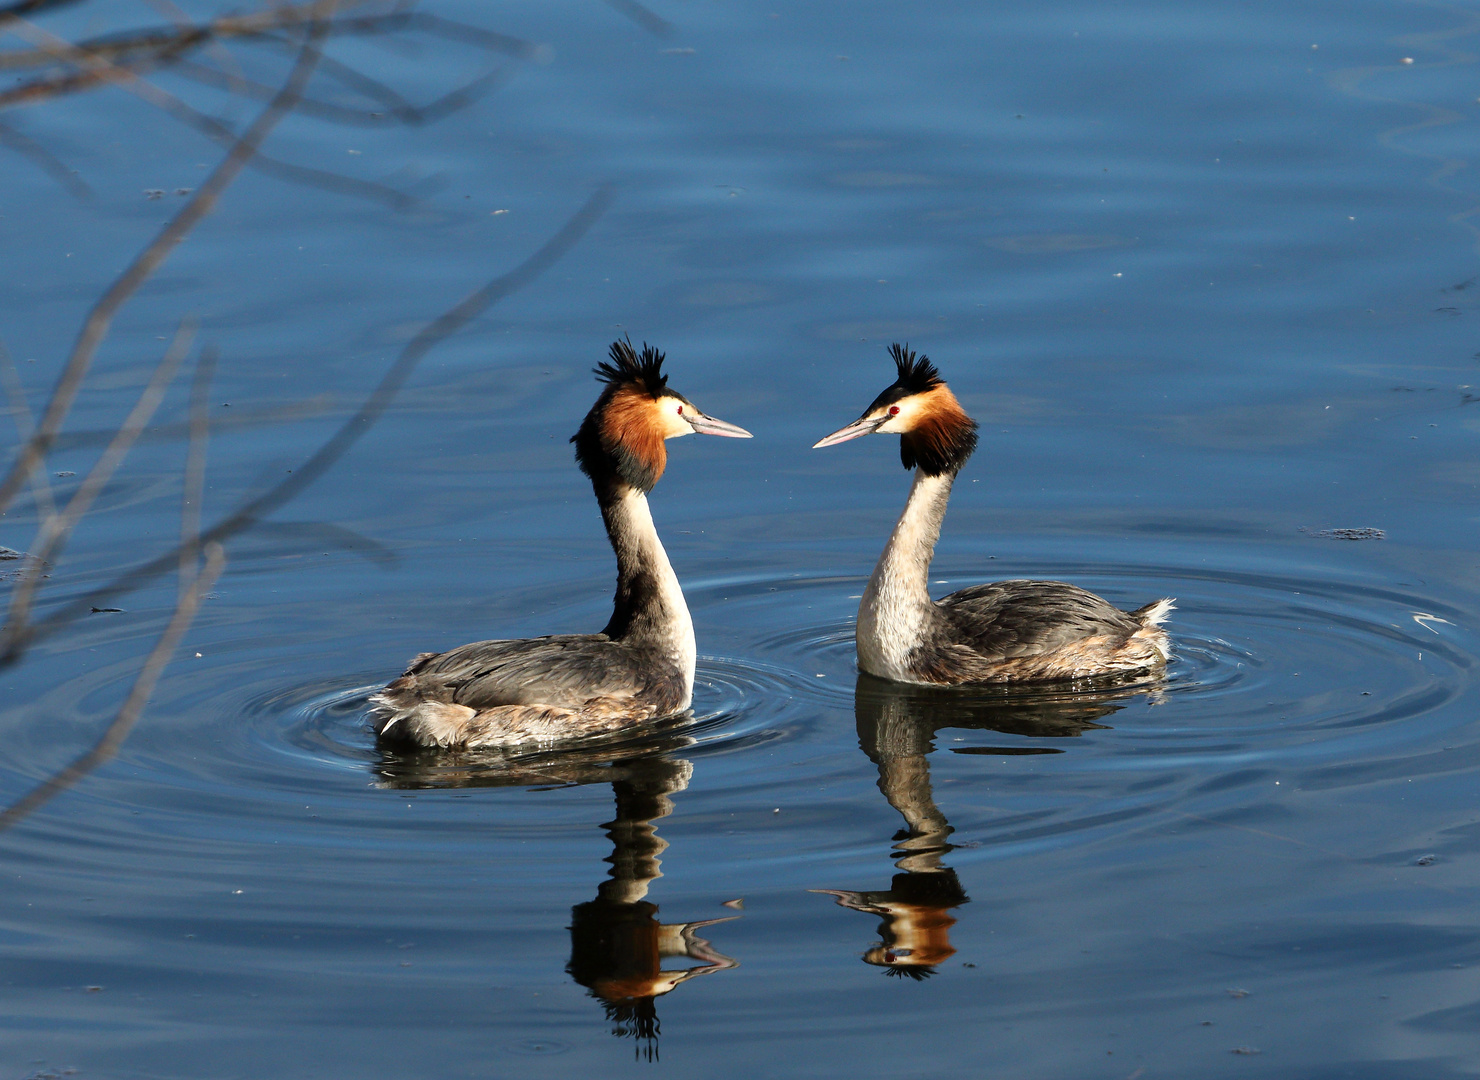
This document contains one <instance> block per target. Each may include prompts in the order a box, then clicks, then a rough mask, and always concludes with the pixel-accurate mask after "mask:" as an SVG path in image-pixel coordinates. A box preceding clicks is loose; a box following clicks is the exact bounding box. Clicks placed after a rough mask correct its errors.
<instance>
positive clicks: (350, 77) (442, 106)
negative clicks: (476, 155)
mask: <svg viewBox="0 0 1480 1080" xmlns="http://www.w3.org/2000/svg"><path fill="white" fill-rule="evenodd" d="M331 63H332V66H333V67H335V68H336V72H335V73H336V74H337V75H339V76H340V77H341V80H340V81H342V82H344V83H345V84H346V85H354V87H355V89H357V90H359V91H360V92H362V93H366V92H367V91H372V89H373V92H371V93H369V94H368V95H367V96H371V97H374V98H375V99H376V100H379V101H382V102H385V103H386V104H387V106H388V108H387V109H386V110H385V111H383V112H367V111H366V110H364V109H350V108H346V107H345V106H343V105H333V104H330V103H329V102H326V101H315V100H314V99H313V98H304V99H303V100H302V101H300V102H299V103H298V112H300V113H302V114H303V115H304V116H317V117H319V118H320V119H323V120H331V121H334V122H336V123H340V124H355V125H359V126H363V127H383V126H386V125H387V124H393V123H402V124H427V123H431V122H433V121H435V120H440V119H442V117H444V116H447V115H449V114H450V113H452V112H455V111H456V110H458V109H462V108H466V107H467V106H468V105H470V104H471V103H472V102H474V101H476V100H477V99H478V98H480V97H482V96H483V95H484V94H485V93H487V92H488V91H489V90H490V89H491V88H493V87H494V86H496V85H497V84H498V83H499V82H501V81H502V80H503V79H505V78H506V77H507V76H506V73H505V70H504V69H503V68H500V69H498V70H497V71H490V72H488V73H487V74H486V75H481V76H479V77H478V78H476V79H474V80H473V81H472V82H470V83H467V84H466V85H464V86H460V87H458V88H457V89H455V90H452V91H450V92H449V93H447V94H444V95H443V96H442V97H440V98H438V99H436V100H435V101H433V102H431V103H429V104H427V105H425V106H423V107H421V108H418V107H416V106H415V105H412V104H411V103H410V102H409V101H407V100H406V99H405V98H403V97H401V95H399V94H397V93H396V92H395V91H394V90H392V89H391V88H390V87H388V86H386V85H384V84H383V83H379V82H376V81H375V80H374V79H371V78H369V77H368V76H364V75H361V74H360V73H359V72H357V71H355V69H354V68H351V67H349V66H348V65H346V64H340V63H338V62H337V61H333V62H331V61H330V60H329V58H328V57H324V59H323V60H322V61H320V66H321V67H322V68H323V70H324V71H325V72H326V73H327V72H328V71H329V69H330V67H331ZM174 71H175V73H176V74H178V75H183V76H185V77H186V78H188V79H194V80H195V81H196V82H199V83H202V84H204V85H206V86H216V87H220V88H222V89H225V90H230V91H233V92H234V93H238V94H240V95H241V96H242V97H247V98H257V99H259V100H265V99H267V98H270V97H272V95H273V94H274V93H276V90H275V88H274V87H271V86H266V85H264V84H262V83H258V82H253V81H251V80H250V79H242V78H238V77H235V76H232V75H227V74H225V73H223V72H220V71H217V70H216V69H215V68H213V67H209V66H207V65H205V64H198V63H196V62H195V61H193V60H182V61H180V62H179V63H177V64H175V66H174ZM388 99H389V100H388Z"/></svg>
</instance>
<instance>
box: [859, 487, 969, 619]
mask: <svg viewBox="0 0 1480 1080" xmlns="http://www.w3.org/2000/svg"><path fill="white" fill-rule="evenodd" d="M955 479H956V477H955V474H954V473H942V474H940V475H939V476H927V475H926V474H925V473H924V472H923V471H922V470H920V469H916V470H915V482H914V483H913V484H911V485H910V497H909V498H908V499H907V500H906V501H905V504H904V512H903V513H902V514H900V515H899V521H897V522H896V523H895V525H894V532H892V533H891V534H890V535H889V543H887V544H885V545H884V553H883V554H882V555H880V556H879V563H878V565H877V566H875V567H874V574H873V577H872V578H870V579H869V588H871V589H873V588H875V587H878V586H882V585H884V584H886V583H887V585H888V587H889V589H890V591H891V592H893V593H894V594H896V595H897V596H898V598H899V599H900V600H910V599H912V600H914V601H916V602H918V603H921V604H928V603H930V591H929V588H928V586H929V584H930V560H931V559H933V558H934V557H935V542H936V541H937V540H939V539H940V525H941V522H942V521H944V520H945V516H946V504H947V503H949V502H950V500H951V484H952V483H954V482H955Z"/></svg>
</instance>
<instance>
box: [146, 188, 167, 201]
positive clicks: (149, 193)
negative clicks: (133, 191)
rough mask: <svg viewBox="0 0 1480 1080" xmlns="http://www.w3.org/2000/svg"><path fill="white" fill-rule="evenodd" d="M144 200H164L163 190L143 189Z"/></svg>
mask: <svg viewBox="0 0 1480 1080" xmlns="http://www.w3.org/2000/svg"><path fill="white" fill-rule="evenodd" d="M144 198H146V199H162V198H164V188H145V189H144Z"/></svg>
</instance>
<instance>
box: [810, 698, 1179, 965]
mask: <svg viewBox="0 0 1480 1080" xmlns="http://www.w3.org/2000/svg"><path fill="white" fill-rule="evenodd" d="M1155 685H1156V683H1155V681H1154V680H1151V681H1148V680H1147V679H1145V678H1144V677H1142V678H1139V679H1135V678H1130V679H1127V678H1125V677H1120V678H1114V679H1110V680H1105V679H1097V680H1093V681H1092V682H1080V683H1072V684H1066V683H1055V684H1052V685H1047V686H1037V687H1034V686H1024V685H1022V684H1017V685H1013V686H1002V687H996V686H983V687H952V688H950V689H944V688H935V687H920V686H907V685H904V684H902V683H891V682H886V681H884V680H882V679H875V678H873V677H872V676H869V675H859V677H858V685H857V688H856V689H855V692H854V698H853V709H854V715H855V717H856V719H857V722H858V745H859V746H860V747H861V748H862V750H863V752H864V753H865V754H867V755H868V757H869V760H870V761H872V762H873V763H874V764H875V765H876V766H878V769H879V790H880V791H881V792H883V793H884V798H886V799H888V800H889V805H890V806H892V807H894V809H896V810H898V811H899V813H900V816H902V817H903V818H904V820H905V828H904V829H902V830H900V832H898V833H897V834H895V836H894V842H893V844H892V851H891V853H890V854H891V857H893V858H894V860H895V863H894V865H895V866H896V867H897V868H898V869H899V870H901V871H902V873H898V874H895V875H894V877H893V879H892V880H891V881H890V884H889V888H888V889H886V890H882V891H872V892H855V891H851V890H846V889H814V890H812V891H813V892H820V893H826V894H828V895H829V896H834V897H837V901H838V904H839V905H840V906H842V907H846V908H852V909H853V910H854V911H864V912H869V913H870V914H874V915H878V916H880V918H881V921H880V923H879V938H880V940H879V942H878V944H876V945H874V946H873V947H872V948H870V949H869V950H868V951H867V952H865V953H864V954H863V959H864V962H865V963H869V964H874V965H876V966H878V967H882V968H884V969H885V974H887V975H895V976H899V977H907V978H911V979H915V980H920V979H925V978H928V977H929V976H931V975H933V974H935V970H936V965H938V964H940V963H942V962H944V961H945V960H948V959H949V958H950V957H951V956H953V955H955V952H956V950H955V949H954V948H953V947H952V945H951V940H950V930H951V927H952V926H954V925H955V924H956V919H955V917H954V916H953V915H951V914H950V910H951V909H952V908H956V907H960V906H961V905H962V904H966V903H969V902H970V897H968V896H967V895H966V890H965V889H964V888H962V886H961V883H960V881H958V880H957V878H956V872H955V871H954V870H952V869H951V868H950V867H948V866H945V865H943V864H942V862H941V859H942V858H943V857H944V856H945V855H946V854H947V853H948V852H950V851H951V849H952V845H951V844H950V843H949V841H948V837H949V836H950V835H951V832H952V829H951V824H950V822H949V821H947V820H946V816H945V814H943V813H942V812H941V810H940V808H939V807H937V806H936V805H935V795H934V792H933V791H932V789H931V784H930V761H929V756H930V754H931V753H932V752H933V751H934V750H935V734H936V732H937V731H939V730H940V729H942V728H958V729H966V730H973V729H974V730H978V731H983V730H984V731H997V732H1002V733H1003V734H1009V735H1025V736H1030V737H1035V738H1065V737H1073V736H1078V735H1080V734H1082V733H1083V732H1085V731H1090V730H1095V729H1102V728H1104V726H1105V725H1103V724H1098V723H1096V722H1095V721H1097V720H1099V719H1101V718H1102V717H1105V716H1108V715H1110V714H1111V713H1114V712H1116V711H1118V710H1119V709H1121V708H1122V707H1123V706H1121V705H1120V704H1118V702H1119V701H1121V700H1123V699H1125V698H1127V697H1130V696H1132V695H1135V694H1141V693H1147V692H1149V691H1153V690H1154V687H1155ZM956 752H957V753H966V754H971V753H990V754H993V755H1004V756H1010V755H1014V754H1022V753H1039V754H1043V753H1062V751H1060V750H1057V749H1056V748H1052V747H1039V746H1007V747H996V746H992V747H986V746H971V747H962V748H958V749H956Z"/></svg>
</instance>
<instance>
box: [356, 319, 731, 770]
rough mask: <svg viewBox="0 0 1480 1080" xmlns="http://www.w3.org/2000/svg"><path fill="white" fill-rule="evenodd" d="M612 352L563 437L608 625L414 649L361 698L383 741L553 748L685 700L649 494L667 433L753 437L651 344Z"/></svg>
mask: <svg viewBox="0 0 1480 1080" xmlns="http://www.w3.org/2000/svg"><path fill="white" fill-rule="evenodd" d="M611 358H612V359H611V363H603V364H602V365H600V366H599V367H598V368H597V372H596V373H597V376H598V378H599V380H600V381H601V382H602V383H603V384H604V387H603V389H602V392H601V396H600V397H599V398H597V400H596V404H595V405H594V406H592V408H591V411H590V412H589V413H588V414H587V416H586V418H585V420H584V421H583V422H582V424H581V428H580V431H578V432H577V434H576V437H575V438H574V439H573V440H572V441H573V442H575V444H576V458H577V462H578V464H579V465H580V467H581V471H582V472H584V473H585V474H586V475H587V476H588V477H589V478H590V480H591V486H592V489H593V491H594V492H595V495H596V501H597V502H598V503H599V504H600V506H601V517H602V521H603V523H604V524H605V525H606V531H607V537H608V539H609V540H610V541H611V544H612V550H613V551H614V552H615V554H616V557H617V591H616V597H615V600H614V603H613V609H612V617H611V619H610V620H609V621H608V623H607V625H606V628H605V630H604V631H603V632H602V633H600V634H564V635H557V636H554V637H541V638H527V639H515V640H494V641H475V642H472V643H471V644H468V645H460V646H458V647H457V648H455V649H450V650H448V651H447V652H443V653H422V654H420V655H419V656H417V657H416V658H415V659H413V660H412V661H411V664H410V666H408V667H407V669H406V671H405V673H404V674H403V675H402V676H401V677H400V678H399V679H396V680H395V681H394V682H392V683H391V684H390V685H388V686H387V687H386V688H385V689H384V690H382V691H381V692H380V693H378V694H376V695H374V696H373V697H372V698H371V699H370V700H371V702H372V703H373V704H374V705H375V707H376V711H377V713H378V714H379V717H380V719H381V721H382V722H381V724H380V725H379V732H378V733H379V735H380V736H381V737H382V738H384V739H388V740H397V741H403V742H410V743H414V744H416V745H418V746H426V747H442V748H448V749H452V748H457V749H462V748H466V749H480V748H494V747H507V746H515V745H518V744H521V743H529V742H541V743H550V742H559V741H566V740H569V739H572V738H575V737H579V736H590V735H602V734H606V733H609V732H613V731H617V730H619V729H621V728H624V727H628V726H630V725H632V724H635V723H640V722H642V721H646V720H653V719H657V718H660V717H664V716H672V715H675V714H677V713H680V712H682V711H683V710H684V709H687V708H688V706H689V701H690V700H691V698H692V696H693V687H694V661H695V644H694V626H693V622H692V621H691V620H690V618H689V609H688V606H687V605H686V604H685V602H684V597H683V590H682V589H681V588H680V587H679V584H678V577H677V575H675V574H674V572H673V567H672V566H671V565H670V564H669V562H668V555H667V553H666V552H665V551H664V550H663V543H662V541H661V540H660V539H659V538H658V532H657V529H656V528H655V527H654V526H653V518H652V514H651V512H650V511H649V509H648V503H647V492H648V491H649V490H650V489H651V488H652V486H653V485H654V484H655V483H657V481H658V479H659V477H661V476H662V475H663V468H664V465H665V463H666V461H667V453H666V451H665V450H664V447H663V443H664V440H665V439H671V438H676V437H678V436H680V435H687V434H691V433H699V434H705V435H724V436H728V437H731V438H749V437H750V433H749V432H747V431H745V430H744V429H743V428H738V427H735V426H734V425H733V424H727V423H725V422H724V421H722V420H716V419H715V418H714V417H712V416H708V415H706V414H705V413H703V412H702V411H700V410H699V409H698V408H696V407H695V406H694V404H693V402H691V401H689V400H688V399H687V398H685V397H683V396H682V395H681V394H678V393H677V392H675V391H673V390H670V389H668V387H667V381H668V380H667V376H665V375H663V374H662V372H661V369H662V365H663V354H662V353H660V352H658V351H657V350H656V349H652V348H649V347H647V346H646V345H644V347H643V350H642V353H641V354H638V353H637V351H636V350H634V349H633V348H632V346H631V344H630V342H616V343H615V344H613V346H612V351H611Z"/></svg>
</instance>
